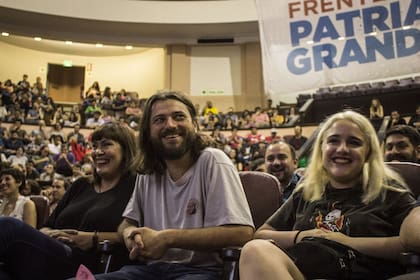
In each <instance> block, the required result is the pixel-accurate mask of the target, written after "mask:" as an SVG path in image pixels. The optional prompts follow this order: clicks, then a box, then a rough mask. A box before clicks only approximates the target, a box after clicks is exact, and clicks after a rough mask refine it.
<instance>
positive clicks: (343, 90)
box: [297, 76, 420, 104]
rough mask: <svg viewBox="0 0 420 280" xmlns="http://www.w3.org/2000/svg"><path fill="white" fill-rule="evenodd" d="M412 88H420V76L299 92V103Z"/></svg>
mask: <svg viewBox="0 0 420 280" xmlns="http://www.w3.org/2000/svg"><path fill="white" fill-rule="evenodd" d="M411 88H420V76H416V77H414V78H412V77H409V78H403V79H400V80H398V79H392V80H388V81H383V82H373V83H361V84H355V85H348V86H334V87H322V88H319V89H318V90H317V91H316V92H315V93H314V94H299V95H298V97H297V102H298V104H303V103H305V101H306V100H308V99H311V98H314V99H326V98H335V97H339V96H361V95H370V94H376V93H385V92H392V91H395V90H404V89H411Z"/></svg>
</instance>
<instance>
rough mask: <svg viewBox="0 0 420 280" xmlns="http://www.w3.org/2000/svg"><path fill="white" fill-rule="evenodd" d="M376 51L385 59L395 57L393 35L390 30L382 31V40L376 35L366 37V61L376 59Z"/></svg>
mask: <svg viewBox="0 0 420 280" xmlns="http://www.w3.org/2000/svg"><path fill="white" fill-rule="evenodd" d="M376 52H379V53H380V54H381V55H382V56H383V57H384V58H386V59H393V58H395V52H394V37H393V33H392V32H386V33H384V42H383V43H382V42H381V41H379V40H378V38H376V36H367V37H366V59H367V60H366V63H369V62H374V61H376Z"/></svg>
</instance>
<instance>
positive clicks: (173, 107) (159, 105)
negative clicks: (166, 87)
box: [150, 99, 195, 160]
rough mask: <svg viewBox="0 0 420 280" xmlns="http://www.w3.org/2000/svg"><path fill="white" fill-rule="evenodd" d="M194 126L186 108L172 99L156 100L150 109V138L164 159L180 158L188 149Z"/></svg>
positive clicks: (156, 150)
mask: <svg viewBox="0 0 420 280" xmlns="http://www.w3.org/2000/svg"><path fill="white" fill-rule="evenodd" d="M194 131H195V126H194V123H193V120H192V118H191V115H190V113H189V111H188V108H187V107H186V105H185V104H183V103H182V102H179V101H177V100H174V99H167V100H163V101H156V102H155V103H154V104H153V106H152V110H151V118H150V139H151V141H152V146H153V149H154V151H155V152H156V153H157V154H158V155H159V156H160V157H161V158H163V159H165V160H176V159H180V158H182V157H183V156H184V155H185V154H187V153H188V152H189V151H190V148H191V146H192V143H193V138H194V134H195V132H194Z"/></svg>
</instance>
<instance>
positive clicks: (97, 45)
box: [96, 43, 104, 48]
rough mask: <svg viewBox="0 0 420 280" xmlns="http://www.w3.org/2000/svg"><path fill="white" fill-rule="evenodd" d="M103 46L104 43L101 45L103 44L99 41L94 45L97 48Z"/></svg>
mask: <svg viewBox="0 0 420 280" xmlns="http://www.w3.org/2000/svg"><path fill="white" fill-rule="evenodd" d="M103 46H104V45H103V44H101V43H97V44H96V47H97V48H102V47H103Z"/></svg>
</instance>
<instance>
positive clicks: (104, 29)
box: [0, 6, 258, 56]
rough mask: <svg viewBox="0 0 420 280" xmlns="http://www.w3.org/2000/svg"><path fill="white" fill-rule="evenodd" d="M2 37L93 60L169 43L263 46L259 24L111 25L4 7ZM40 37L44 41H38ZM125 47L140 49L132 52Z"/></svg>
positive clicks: (0, 16)
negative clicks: (226, 42) (223, 41)
mask: <svg viewBox="0 0 420 280" xmlns="http://www.w3.org/2000/svg"><path fill="white" fill-rule="evenodd" d="M0 32H8V33H10V36H8V37H0V41H3V42H6V43H9V44H13V45H16V46H21V47H25V48H31V49H35V50H41V51H47V52H58V53H65V54H78V55H92V56H95V55H96V56H106V55H123V54H128V53H133V52H140V51H144V50H145V48H148V47H157V46H158V47H161V46H164V45H166V44H197V39H220V38H234V42H235V43H243V42H249V41H254V42H255V41H258V23H257V21H249V22H233V23H229V22H228V23H211V24H209V23H206V24H157V23H135V22H115V21H113V22H111V21H104V20H90V19H81V18H72V17H64V16H55V15H47V14H42V13H36V12H28V11H23V10H17V9H12V8H6V7H1V6H0ZM34 36H38V37H42V38H43V40H42V41H40V42H37V41H34V40H33V37H34ZM25 37H26V38H25ZM64 41H72V42H73V44H72V45H66V44H65V43H64ZM96 43H102V44H104V47H103V48H95V47H94V46H92V44H96ZM125 45H131V46H133V47H134V48H133V49H132V50H130V51H128V50H126V49H125V48H124V46H125ZM111 46H112V47H111Z"/></svg>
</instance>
